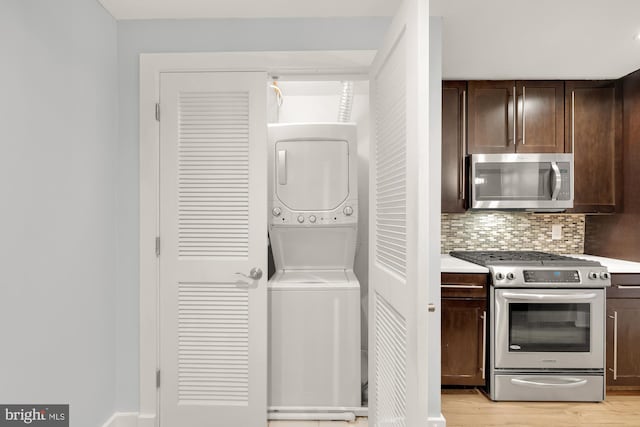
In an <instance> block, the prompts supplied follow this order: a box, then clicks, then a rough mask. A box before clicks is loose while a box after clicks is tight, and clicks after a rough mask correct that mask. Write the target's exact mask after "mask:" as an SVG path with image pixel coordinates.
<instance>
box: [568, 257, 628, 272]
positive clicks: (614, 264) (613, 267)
mask: <svg viewBox="0 0 640 427" xmlns="http://www.w3.org/2000/svg"><path fill="white" fill-rule="evenodd" d="M567 256H570V257H575V258H582V259H586V260H589V261H598V262H599V263H600V264H602V265H603V266H605V267H607V270H609V273H618V274H620V273H631V274H634V273H635V274H640V262H633V261H626V260H623V259H616V258H605V257H601V256H595V255H587V254H568V255H567Z"/></svg>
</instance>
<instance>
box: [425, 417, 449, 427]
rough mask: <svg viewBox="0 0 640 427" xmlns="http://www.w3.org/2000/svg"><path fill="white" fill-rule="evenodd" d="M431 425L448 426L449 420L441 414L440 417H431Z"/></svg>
mask: <svg viewBox="0 0 640 427" xmlns="http://www.w3.org/2000/svg"><path fill="white" fill-rule="evenodd" d="M427 425H428V426H429V427H447V420H445V419H444V415H442V414H440V416H439V417H429V423H428V424H427Z"/></svg>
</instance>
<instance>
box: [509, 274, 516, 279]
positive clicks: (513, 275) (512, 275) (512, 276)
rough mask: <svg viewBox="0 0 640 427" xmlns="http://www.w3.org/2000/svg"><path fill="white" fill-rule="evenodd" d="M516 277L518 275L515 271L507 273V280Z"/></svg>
mask: <svg viewBox="0 0 640 427" xmlns="http://www.w3.org/2000/svg"><path fill="white" fill-rule="evenodd" d="M515 278H516V275H515V274H513V273H507V280H513V279H515Z"/></svg>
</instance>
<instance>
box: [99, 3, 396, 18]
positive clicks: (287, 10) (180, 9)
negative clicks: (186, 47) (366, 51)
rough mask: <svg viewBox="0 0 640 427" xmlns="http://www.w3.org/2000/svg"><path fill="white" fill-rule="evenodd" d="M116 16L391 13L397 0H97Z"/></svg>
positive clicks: (380, 14) (272, 15) (228, 16)
mask: <svg viewBox="0 0 640 427" xmlns="http://www.w3.org/2000/svg"><path fill="white" fill-rule="evenodd" d="M99 1H100V3H102V4H103V5H104V7H105V8H106V9H107V10H108V11H109V12H110V13H111V14H112V15H113V16H114V17H115V18H116V19H189V18H295V17H297V18H301V17H338V16H391V15H393V13H394V11H395V10H396V8H397V6H398V4H400V0H269V1H264V0H99Z"/></svg>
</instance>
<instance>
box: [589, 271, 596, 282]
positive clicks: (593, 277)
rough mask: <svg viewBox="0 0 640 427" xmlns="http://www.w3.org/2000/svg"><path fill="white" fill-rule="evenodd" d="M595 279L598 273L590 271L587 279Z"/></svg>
mask: <svg viewBox="0 0 640 427" xmlns="http://www.w3.org/2000/svg"><path fill="white" fill-rule="evenodd" d="M597 278H598V273H596V272H595V271H590V272H589V279H591V280H595V279H597Z"/></svg>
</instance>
